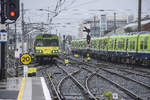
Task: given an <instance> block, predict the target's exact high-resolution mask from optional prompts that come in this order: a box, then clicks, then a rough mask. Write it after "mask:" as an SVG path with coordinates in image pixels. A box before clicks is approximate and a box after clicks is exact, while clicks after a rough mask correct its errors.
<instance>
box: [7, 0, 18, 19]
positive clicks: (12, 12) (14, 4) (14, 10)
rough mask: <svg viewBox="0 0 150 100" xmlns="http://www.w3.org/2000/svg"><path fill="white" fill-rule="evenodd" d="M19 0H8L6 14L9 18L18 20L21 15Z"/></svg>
mask: <svg viewBox="0 0 150 100" xmlns="http://www.w3.org/2000/svg"><path fill="white" fill-rule="evenodd" d="M19 11H20V10H19V0H6V16H7V19H9V20H17V18H18V17H19Z"/></svg>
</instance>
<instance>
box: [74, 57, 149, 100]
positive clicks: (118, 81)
mask: <svg viewBox="0 0 150 100" xmlns="http://www.w3.org/2000/svg"><path fill="white" fill-rule="evenodd" d="M73 60H74V61H77V60H75V59H73ZM77 62H79V63H80V64H83V65H86V67H85V68H87V66H89V67H88V69H87V70H89V69H92V68H94V69H98V70H97V73H95V75H98V76H100V77H101V78H103V79H105V80H107V81H109V82H110V83H111V84H113V85H115V86H116V87H118V88H120V89H121V90H122V91H124V92H125V93H126V94H128V95H129V96H131V97H132V99H139V100H148V98H150V97H149V95H150V94H149V93H150V88H149V85H148V84H145V83H144V82H140V81H139V80H137V79H133V78H131V77H129V76H124V75H123V74H122V72H120V73H119V72H117V71H115V70H113V69H105V68H103V67H98V66H95V64H91V63H84V62H82V61H77ZM105 66H106V65H105ZM106 68H107V67H106ZM92 73H94V72H92ZM87 83H88V82H87Z"/></svg>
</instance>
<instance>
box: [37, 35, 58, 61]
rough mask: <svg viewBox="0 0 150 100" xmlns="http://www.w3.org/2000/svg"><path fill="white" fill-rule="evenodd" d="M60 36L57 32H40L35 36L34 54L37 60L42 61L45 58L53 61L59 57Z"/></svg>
mask: <svg viewBox="0 0 150 100" xmlns="http://www.w3.org/2000/svg"><path fill="white" fill-rule="evenodd" d="M59 54H60V46H59V37H58V36H57V35H55V34H40V35H37V36H36V37H35V41H34V56H35V60H36V61H38V62H39V63H42V62H43V61H44V60H48V61H52V59H53V58H54V57H59Z"/></svg>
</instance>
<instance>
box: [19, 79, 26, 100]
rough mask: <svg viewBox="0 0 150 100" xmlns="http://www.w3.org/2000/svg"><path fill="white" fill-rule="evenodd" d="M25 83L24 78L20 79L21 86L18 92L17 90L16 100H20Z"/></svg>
mask: <svg viewBox="0 0 150 100" xmlns="http://www.w3.org/2000/svg"><path fill="white" fill-rule="evenodd" d="M25 81H26V78H25V77H24V78H22V81H21V86H20V90H19V94H18V97H17V100H22V95H23V91H24V86H25Z"/></svg>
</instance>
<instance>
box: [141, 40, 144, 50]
mask: <svg viewBox="0 0 150 100" xmlns="http://www.w3.org/2000/svg"><path fill="white" fill-rule="evenodd" d="M143 44H144V41H141V45H140V46H141V47H140V48H141V49H143Z"/></svg>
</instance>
